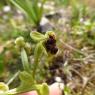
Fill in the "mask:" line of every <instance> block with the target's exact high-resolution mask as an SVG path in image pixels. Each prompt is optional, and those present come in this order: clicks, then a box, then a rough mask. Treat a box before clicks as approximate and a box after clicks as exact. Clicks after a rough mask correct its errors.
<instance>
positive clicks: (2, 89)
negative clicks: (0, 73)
mask: <svg viewBox="0 0 95 95" xmlns="http://www.w3.org/2000/svg"><path fill="white" fill-rule="evenodd" d="M8 90H9V88H8V86H7V85H6V84H4V83H3V82H0V93H2V92H5V91H8Z"/></svg>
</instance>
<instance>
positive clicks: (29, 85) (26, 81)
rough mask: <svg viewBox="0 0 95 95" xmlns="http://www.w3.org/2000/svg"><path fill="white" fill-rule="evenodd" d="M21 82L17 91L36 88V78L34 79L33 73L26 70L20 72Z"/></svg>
mask: <svg viewBox="0 0 95 95" xmlns="http://www.w3.org/2000/svg"><path fill="white" fill-rule="evenodd" d="M19 77H20V80H21V84H20V86H19V87H18V88H17V92H27V91H31V90H34V87H35V86H34V85H35V80H33V76H32V73H28V72H26V71H23V72H20V76H19Z"/></svg>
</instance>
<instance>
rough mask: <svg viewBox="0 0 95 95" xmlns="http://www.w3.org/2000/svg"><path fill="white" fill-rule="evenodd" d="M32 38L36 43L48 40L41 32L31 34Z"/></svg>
mask: <svg viewBox="0 0 95 95" xmlns="http://www.w3.org/2000/svg"><path fill="white" fill-rule="evenodd" d="M30 36H31V38H32V39H33V41H35V42H39V41H41V40H44V39H45V38H46V37H45V36H44V35H43V34H41V33H39V32H31V33H30Z"/></svg>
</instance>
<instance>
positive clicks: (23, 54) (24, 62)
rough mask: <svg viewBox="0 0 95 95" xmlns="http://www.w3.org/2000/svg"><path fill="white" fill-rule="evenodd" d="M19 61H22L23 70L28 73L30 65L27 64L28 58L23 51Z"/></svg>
mask: <svg viewBox="0 0 95 95" xmlns="http://www.w3.org/2000/svg"><path fill="white" fill-rule="evenodd" d="M21 60H22V64H23V68H24V70H25V71H28V72H29V71H30V65H29V62H28V57H27V54H26V51H25V50H24V49H22V50H21Z"/></svg>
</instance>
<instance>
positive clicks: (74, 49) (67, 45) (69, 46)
mask: <svg viewBox="0 0 95 95" xmlns="http://www.w3.org/2000/svg"><path fill="white" fill-rule="evenodd" d="M60 42H61V43H62V44H64V45H65V46H66V47H68V48H70V49H72V50H73V51H75V52H78V53H80V54H82V55H84V56H87V54H86V53H84V52H82V51H80V50H78V49H76V48H74V47H72V46H71V45H69V44H67V43H65V42H64V41H62V40H60Z"/></svg>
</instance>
